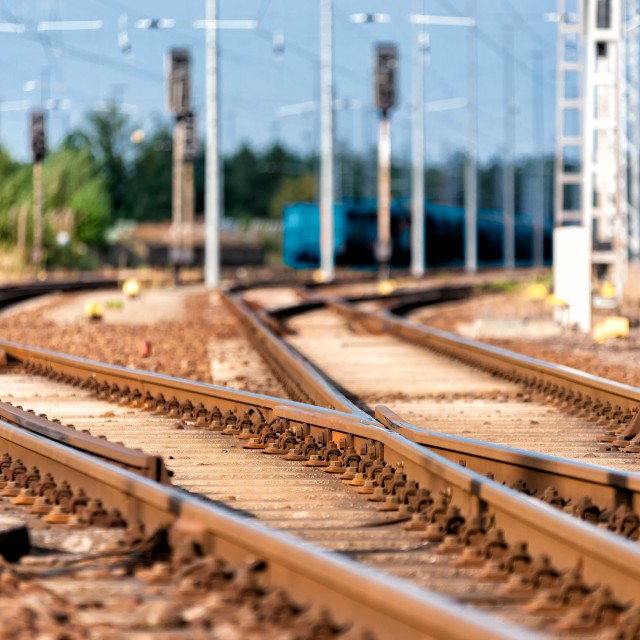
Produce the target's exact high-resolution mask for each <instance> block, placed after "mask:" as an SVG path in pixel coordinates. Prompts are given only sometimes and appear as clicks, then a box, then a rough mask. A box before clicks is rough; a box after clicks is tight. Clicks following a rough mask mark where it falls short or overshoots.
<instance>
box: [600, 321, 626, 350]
mask: <svg viewBox="0 0 640 640" xmlns="http://www.w3.org/2000/svg"><path fill="white" fill-rule="evenodd" d="M628 337H629V318H625V317H623V316H609V317H608V318H605V319H604V320H603V321H602V322H599V323H598V324H597V325H596V326H595V327H594V328H593V339H594V341H595V342H597V343H598V344H604V342H605V341H606V340H608V339H610V338H628Z"/></svg>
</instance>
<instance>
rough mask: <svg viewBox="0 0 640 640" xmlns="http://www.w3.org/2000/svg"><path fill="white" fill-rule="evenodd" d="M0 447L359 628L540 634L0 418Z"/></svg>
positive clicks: (383, 633) (393, 632)
mask: <svg viewBox="0 0 640 640" xmlns="http://www.w3.org/2000/svg"><path fill="white" fill-rule="evenodd" d="M0 450H1V451H2V452H4V453H9V455H11V456H12V457H13V456H15V457H20V458H21V459H23V460H25V461H27V462H28V463H29V464H35V463H37V464H38V466H39V467H41V468H42V469H43V470H45V469H46V470H47V471H48V472H50V473H52V475H53V476H54V477H55V479H56V482H58V483H61V482H62V481H66V482H68V483H69V484H70V485H71V486H72V487H76V488H77V487H83V488H85V489H86V490H87V493H88V494H89V495H90V496H91V497H92V498H100V499H101V500H102V501H103V503H104V505H105V506H107V507H109V508H118V509H119V510H120V511H121V512H122V514H123V515H124V517H125V518H126V519H127V520H128V522H129V523H130V524H138V525H144V527H145V531H146V532H147V534H152V533H153V532H154V531H156V530H157V529H160V528H163V529H168V530H169V532H170V540H173V541H176V540H177V539H179V540H180V541H181V543H184V542H185V540H189V541H191V542H192V543H194V544H195V543H197V544H198V546H199V548H200V549H201V551H202V552H203V553H205V554H213V555H215V556H216V557H219V558H222V559H224V560H225V561H227V562H229V563H230V564H231V565H232V566H235V567H239V568H241V567H243V566H245V567H246V566H248V565H250V564H251V563H255V562H256V560H261V561H263V562H265V563H266V570H265V572H264V580H265V582H266V583H267V584H269V585H270V587H276V588H281V589H282V590H284V591H285V592H286V593H287V594H288V595H289V597H290V598H291V599H292V600H293V601H294V602H296V603H297V604H299V605H302V606H304V607H314V608H319V609H322V608H324V609H326V610H328V611H329V612H330V614H331V616H332V618H333V619H334V620H335V621H336V622H338V623H340V624H342V625H345V626H350V627H351V628H352V629H353V630H354V631H355V632H360V633H367V632H368V633H369V634H373V635H374V637H379V638H407V639H419V638H432V639H434V640H437V639H443V638H451V639H453V640H466V639H467V638H469V637H472V638H480V639H483V640H484V639H486V640H490V639H491V640H493V639H507V638H511V639H516V638H532V639H533V638H536V637H538V636H537V635H536V634H534V633H532V632H529V631H527V630H525V629H522V628H520V627H517V626H513V625H510V624H508V623H504V624H501V625H500V628H496V625H495V620H492V619H491V618H490V617H489V616H487V615H484V614H482V613H478V612H474V611H470V610H464V611H461V610H460V608H459V607H458V606H456V604H455V603H454V602H453V601H451V600H449V599H448V598H444V597H442V596H439V595H437V594H433V593H430V592H428V591H424V590H420V589H416V588H415V587H414V586H412V585H411V584H409V583H407V582H404V581H402V580H399V579H396V578H393V577H391V576H385V577H381V576H380V575H379V573H378V572H375V571H373V570H370V569H368V568H367V567H364V566H362V565H359V564H357V563H355V562H352V561H350V560H348V559H345V558H342V557H340V556H338V555H337V554H332V553H329V552H326V551H322V550H320V549H318V548H316V547H314V546H312V545H310V544H308V543H305V542H304V541H301V540H300V539H298V538H294V537H292V536H289V535H287V534H284V533H281V532H275V531H273V530H271V529H269V528H268V527H266V526H264V525H261V524H260V523H257V522H255V521H252V520H250V519H247V518H243V517H241V516H237V515H234V514H233V513H230V512H229V511H228V510H222V509H220V508H218V507H215V506H214V505H212V504H209V503H204V502H203V501H202V500H200V499H197V498H195V497H192V496H190V495H189V494H186V493H185V492H181V491H178V490H176V489H173V488H172V487H167V486H165V485H161V484H159V483H156V482H153V481H151V480H149V479H147V478H142V477H140V476H137V475H135V474H133V473H131V472H129V471H127V470H125V469H121V468H119V467H116V466H114V465H112V464H109V463H106V462H103V461H100V460H97V459H96V458H94V457H91V456H89V455H87V454H84V453H82V452H79V451H75V450H72V449H69V448H68V447H66V446H64V445H62V444H60V443H58V442H54V441H51V440H48V439H46V438H43V437H42V436H39V435H35V434H33V433H29V432H27V431H25V430H23V429H20V428H18V427H15V426H14V425H10V424H8V423H5V422H2V421H0Z"/></svg>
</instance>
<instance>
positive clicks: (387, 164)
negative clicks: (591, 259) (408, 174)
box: [376, 114, 391, 280]
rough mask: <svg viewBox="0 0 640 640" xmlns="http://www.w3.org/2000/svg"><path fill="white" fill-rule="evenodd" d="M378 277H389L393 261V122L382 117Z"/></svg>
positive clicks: (377, 247) (379, 145) (379, 170)
mask: <svg viewBox="0 0 640 640" xmlns="http://www.w3.org/2000/svg"><path fill="white" fill-rule="evenodd" d="M376 257H377V259H378V278H379V279H380V280H386V279H388V278H389V267H390V263H391V123H390V122H389V117H388V116H387V115H384V114H383V115H382V116H381V118H380V129H379V134H378V244H377V245H376Z"/></svg>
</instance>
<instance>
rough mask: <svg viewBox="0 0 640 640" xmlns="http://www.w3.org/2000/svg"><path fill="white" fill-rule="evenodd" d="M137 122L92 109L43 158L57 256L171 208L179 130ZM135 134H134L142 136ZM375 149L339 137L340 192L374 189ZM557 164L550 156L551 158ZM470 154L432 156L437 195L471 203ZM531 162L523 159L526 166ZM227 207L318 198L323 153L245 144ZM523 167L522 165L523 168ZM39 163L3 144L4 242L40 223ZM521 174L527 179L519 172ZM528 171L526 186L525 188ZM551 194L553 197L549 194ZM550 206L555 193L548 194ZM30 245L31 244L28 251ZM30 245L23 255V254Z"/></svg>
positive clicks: (484, 170)
mask: <svg viewBox="0 0 640 640" xmlns="http://www.w3.org/2000/svg"><path fill="white" fill-rule="evenodd" d="M134 129H135V126H134V123H133V122H132V121H131V119H130V118H129V117H128V116H126V115H125V114H123V113H122V112H121V111H119V109H118V108H117V106H116V105H112V106H111V107H110V108H109V109H108V110H106V111H104V112H91V113H89V114H88V115H87V117H86V119H85V122H84V124H83V126H81V127H80V128H79V129H78V130H76V131H73V132H72V133H70V134H69V135H68V136H67V137H66V138H65V140H64V141H63V142H62V143H61V145H60V146H59V148H58V149H54V150H51V151H50V153H49V154H48V156H47V158H46V159H45V161H44V167H43V181H44V185H45V228H44V231H45V233H44V242H45V255H46V260H47V262H48V264H49V265H53V264H70V265H76V266H77V265H78V264H79V263H84V264H85V265H87V266H91V265H92V264H93V263H94V262H95V260H96V257H97V255H98V252H99V251H100V250H101V249H103V248H105V247H106V244H107V240H106V238H107V231H108V230H109V229H113V228H115V227H117V226H118V225H121V224H122V223H123V221H133V222H144V221H161V220H169V219H170V218H171V173H172V132H171V130H170V128H169V127H168V126H167V125H166V124H165V123H161V122H156V123H155V126H154V127H152V131H150V132H147V135H146V136H145V137H143V138H142V139H140V138H141V136H139V135H138V136H132V135H131V134H132V132H133V131H134ZM134 141H135V142H134ZM375 157H376V153H375V150H373V149H371V150H369V152H365V153H362V154H356V153H353V152H350V151H348V150H346V149H344V148H341V147H338V153H337V158H336V174H337V175H336V192H337V197H338V199H339V198H340V194H342V196H344V197H351V198H355V199H359V198H362V197H373V196H374V195H375V192H376V185H375V174H376V168H375ZM204 160H205V159H204V150H203V149H201V150H200V153H199V154H198V156H197V157H196V160H195V165H194V174H195V190H196V194H195V206H196V215H202V212H203V210H204V182H205V180H204V170H205V161H204ZM546 165H547V166H546V168H545V171H546V172H547V173H548V170H549V167H550V166H551V160H550V159H549V160H548V161H547V162H546ZM463 166H464V155H463V154H460V153H458V154H454V155H452V156H451V157H450V158H449V159H448V160H447V162H445V163H443V164H441V165H439V166H431V167H429V168H428V170H427V171H426V173H425V184H426V187H427V193H428V194H429V198H431V199H433V200H435V201H437V202H443V203H446V204H452V205H462V203H463V182H462V176H463ZM524 166H525V164H524V163H523V164H522V166H521V167H519V168H518V169H517V177H518V176H519V175H520V174H522V169H523V167H524ZM223 171H224V203H225V214H226V215H227V216H229V217H231V218H235V219H238V220H241V221H249V220H252V219H254V218H264V219H268V218H270V219H279V218H280V216H281V215H282V209H283V207H284V206H285V205H286V204H287V203H289V202H296V201H309V200H314V199H316V198H317V194H318V185H317V174H318V160H317V157H315V156H303V155H299V154H297V153H294V152H292V151H290V150H288V149H286V148H285V147H283V146H282V145H281V144H279V143H275V144H273V145H271V146H270V147H268V148H266V149H261V150H257V149H254V148H252V147H251V146H249V145H248V144H244V145H242V146H241V147H240V148H238V149H237V150H236V151H235V152H234V153H232V154H230V155H228V156H226V157H225V158H224V160H223ZM518 172H519V173H518ZM32 175H33V174H32V167H31V164H30V163H26V164H24V163H19V162H16V161H14V160H13V159H12V158H11V157H10V155H9V154H8V153H7V152H6V151H4V150H2V148H0V246H2V247H14V246H16V243H17V242H18V235H19V231H18V228H19V227H20V223H19V222H18V221H19V220H22V221H23V222H22V224H23V228H24V224H26V234H23V235H24V236H25V237H26V239H27V246H26V247H25V251H26V252H28V250H29V247H28V242H29V239H30V238H31V236H32V233H31V208H32V200H33V178H32ZM409 175H410V174H409V167H408V165H407V164H406V158H403V163H402V164H401V163H398V162H395V163H394V165H393V167H392V187H393V190H394V192H395V193H396V194H398V195H400V194H402V195H408V193H409V188H408V185H409ZM517 182H518V180H517ZM520 182H523V181H522V180H519V182H518V185H517V196H518V197H520V195H521V193H522V191H523V188H522V186H521V185H520ZM479 185H480V206H484V207H496V208H497V207H498V205H499V202H500V165H499V163H498V162H496V161H491V162H490V163H488V164H487V165H486V166H484V167H481V168H480V171H479ZM549 200H550V199H549ZM548 206H550V202H548ZM24 255H26V253H25V254H24ZM24 255H23V257H24Z"/></svg>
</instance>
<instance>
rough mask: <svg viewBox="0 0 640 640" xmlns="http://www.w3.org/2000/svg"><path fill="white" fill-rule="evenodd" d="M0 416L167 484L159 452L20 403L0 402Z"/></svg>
mask: <svg viewBox="0 0 640 640" xmlns="http://www.w3.org/2000/svg"><path fill="white" fill-rule="evenodd" d="M0 420H3V421H5V422H7V423H8V424H13V425H15V426H17V427H21V428H23V429H27V430H28V431H32V432H33V433H37V434H39V435H41V436H44V437H45V438H47V439H48V440H54V441H56V442H59V443H61V444H64V445H66V446H67V447H71V448H72V449H76V450H78V451H82V452H85V453H88V454H90V455H92V456H96V457H98V458H100V459H101V460H105V461H106V462H111V463H113V464H117V465H118V466H121V467H123V468H125V469H128V470H129V471H132V472H133V473H136V474H138V475H141V476H144V477H145V478H149V479H150V480H155V481H156V482H162V483H165V484H169V472H168V470H167V468H166V467H165V466H164V462H163V460H162V458H161V457H160V456H154V455H150V454H148V453H144V452H143V451H138V450H135V449H129V448H128V447H125V446H124V445H121V444H117V443H114V442H108V441H106V440H103V439H102V438H96V437H95V436H92V435H91V434H89V433H83V432H79V431H76V430H75V429H74V428H73V427H70V426H67V425H62V424H59V423H57V422H55V421H51V420H48V419H47V418H46V417H43V416H36V415H34V414H33V413H32V412H30V411H24V410H23V409H22V407H14V406H13V405H11V404H8V403H5V402H0Z"/></svg>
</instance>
